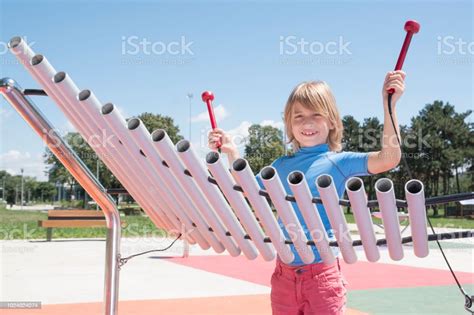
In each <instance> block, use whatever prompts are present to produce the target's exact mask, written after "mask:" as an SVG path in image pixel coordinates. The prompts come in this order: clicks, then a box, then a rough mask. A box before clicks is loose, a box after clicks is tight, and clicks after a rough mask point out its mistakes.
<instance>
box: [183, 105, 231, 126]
mask: <svg viewBox="0 0 474 315" xmlns="http://www.w3.org/2000/svg"><path fill="white" fill-rule="evenodd" d="M214 116H215V118H216V121H217V122H220V121H222V120H224V119H225V118H227V117H229V112H228V111H227V109H225V107H224V105H222V104H219V106H217V107H214ZM205 121H209V113H208V112H207V110H206V111H204V112H201V113H199V114H197V115H196V116H193V117H191V122H205Z"/></svg>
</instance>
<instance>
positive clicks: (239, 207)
mask: <svg viewBox="0 0 474 315" xmlns="http://www.w3.org/2000/svg"><path fill="white" fill-rule="evenodd" d="M206 162H207V167H208V168H209V171H210V172H211V174H212V176H213V177H214V179H215V180H216V182H217V183H218V184H219V187H220V189H221V190H222V192H223V194H224V195H225V197H226V198H227V200H228V201H229V203H230V205H231V206H232V208H233V209H234V210H235V212H236V213H237V216H238V217H239V219H240V223H241V224H242V225H243V226H244V228H245V230H246V231H247V233H248V234H249V236H250V237H251V239H252V241H253V243H254V244H255V246H256V247H257V249H258V250H259V252H260V254H261V255H262V257H263V259H265V260H266V261H271V260H273V259H275V254H276V253H275V249H274V248H273V246H272V245H271V244H269V243H265V242H264V238H265V234H264V233H263V231H262V228H261V227H260V225H259V224H258V222H257V219H256V218H255V216H254V215H253V213H252V209H250V207H249V205H248V204H247V202H246V201H245V199H244V196H243V194H242V193H240V192H238V191H236V190H234V185H236V183H235V181H234V179H233V178H232V176H231V175H230V172H229V170H228V169H226V168H225V167H224V165H223V163H222V159H221V158H220V154H219V153H218V152H209V153H208V154H207V156H206Z"/></svg>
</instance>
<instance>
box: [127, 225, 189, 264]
mask: <svg viewBox="0 0 474 315" xmlns="http://www.w3.org/2000/svg"><path fill="white" fill-rule="evenodd" d="M181 236H182V234H181V233H179V235H178V237H176V238H175V240H174V241H173V242H171V244H169V245H168V246H166V247H165V248H162V249H152V250H147V251H145V252H141V253H138V254H133V255H130V256H128V257H124V258H119V268H120V267H122V266H123V265H125V264H126V263H127V262H128V261H129V260H130V259H132V258H134V257H137V256H141V255H145V254H149V253H153V252H164V251H165V250H168V249H170V248H171V247H172V246H173V245H174V243H176V241H177V240H179V239H180V238H181Z"/></svg>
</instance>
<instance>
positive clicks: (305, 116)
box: [292, 103, 332, 147]
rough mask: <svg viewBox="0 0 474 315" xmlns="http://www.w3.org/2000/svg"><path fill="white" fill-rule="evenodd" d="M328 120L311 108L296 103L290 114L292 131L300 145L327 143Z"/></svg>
mask: <svg viewBox="0 0 474 315" xmlns="http://www.w3.org/2000/svg"><path fill="white" fill-rule="evenodd" d="M331 128H332V127H331V124H330V122H329V120H328V119H327V118H325V117H323V116H322V115H321V114H319V113H317V112H316V111H314V110H312V109H308V108H306V107H304V106H303V105H301V104H300V103H296V104H295V105H294V109H293V115H292V132H293V135H294V137H295V138H296V141H298V143H299V144H300V146H301V147H311V146H315V145H318V144H323V143H327V139H328V135H329V130H331Z"/></svg>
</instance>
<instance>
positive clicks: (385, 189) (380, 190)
mask: <svg viewBox="0 0 474 315" xmlns="http://www.w3.org/2000/svg"><path fill="white" fill-rule="evenodd" d="M375 192H376V194H377V200H378V202H379V207H380V212H381V214H382V224H383V228H384V231H385V238H386V239H387V247H388V253H389V255H390V257H391V258H392V259H393V260H400V259H402V258H403V247H402V235H401V233H400V224H399V222H398V212H397V204H396V200H395V192H394V189H393V183H392V181H391V180H390V179H388V178H381V179H379V180H377V181H376V182H375Z"/></svg>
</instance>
